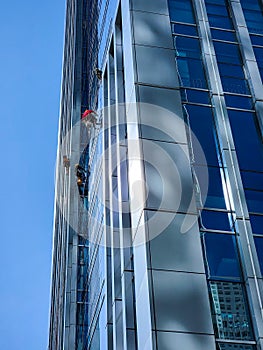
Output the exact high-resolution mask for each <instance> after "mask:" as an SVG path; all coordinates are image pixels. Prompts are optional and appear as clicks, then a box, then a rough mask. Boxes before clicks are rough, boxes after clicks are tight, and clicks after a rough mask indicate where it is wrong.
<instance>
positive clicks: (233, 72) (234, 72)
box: [218, 63, 244, 79]
mask: <svg viewBox="0 0 263 350" xmlns="http://www.w3.org/2000/svg"><path fill="white" fill-rule="evenodd" d="M218 69H219V73H220V75H221V76H226V77H235V78H240V79H241V78H243V77H244V71H243V68H242V66H239V65H233V64H225V63H219V64H218Z"/></svg>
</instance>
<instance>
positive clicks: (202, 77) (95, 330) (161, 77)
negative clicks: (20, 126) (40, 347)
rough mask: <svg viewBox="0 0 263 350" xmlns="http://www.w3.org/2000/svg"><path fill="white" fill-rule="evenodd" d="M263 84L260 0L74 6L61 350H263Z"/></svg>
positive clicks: (59, 283)
mask: <svg viewBox="0 0 263 350" xmlns="http://www.w3.org/2000/svg"><path fill="white" fill-rule="evenodd" d="M262 79H263V2H262V0H120V1H118V0H68V1H67V11H66V23H65V45H64V64H63V81H62V89H61V114H60V122H59V135H58V154H57V171H56V193H55V214H54V242H53V266H52V286H51V311H50V332H49V334H50V336H49V350H88V349H89V350H108V349H114V350H136V349H138V350H152V349H153V350H234V349H235V350H260V349H261V350H263V284H262V282H263V280H262V278H263V277H262V275H263V145H262V135H263V85H262ZM91 116H92V118H91Z"/></svg>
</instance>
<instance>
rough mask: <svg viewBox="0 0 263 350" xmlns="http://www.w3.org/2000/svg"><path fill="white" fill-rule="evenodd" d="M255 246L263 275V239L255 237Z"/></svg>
mask: <svg viewBox="0 0 263 350" xmlns="http://www.w3.org/2000/svg"><path fill="white" fill-rule="evenodd" d="M254 239H255V245H256V249H257V253H258V261H259V265H260V270H261V273H262V274H263V238H261V237H255V238H254Z"/></svg>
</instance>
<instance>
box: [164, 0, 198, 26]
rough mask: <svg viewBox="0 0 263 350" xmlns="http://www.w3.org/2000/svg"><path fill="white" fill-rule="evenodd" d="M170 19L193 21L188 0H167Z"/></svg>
mask: <svg viewBox="0 0 263 350" xmlns="http://www.w3.org/2000/svg"><path fill="white" fill-rule="evenodd" d="M168 3H169V12H170V18H171V21H174V22H186V23H195V19H194V14H193V9H192V4H191V2H190V1H189V0H169V2H168Z"/></svg>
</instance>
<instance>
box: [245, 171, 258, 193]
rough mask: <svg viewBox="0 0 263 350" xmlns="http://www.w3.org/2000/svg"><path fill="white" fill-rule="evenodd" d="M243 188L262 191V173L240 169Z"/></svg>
mask: <svg viewBox="0 0 263 350" xmlns="http://www.w3.org/2000/svg"><path fill="white" fill-rule="evenodd" d="M241 177H242V181H243V185H244V188H246V189H253V190H258V191H263V173H255V172H250V171H241Z"/></svg>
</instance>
